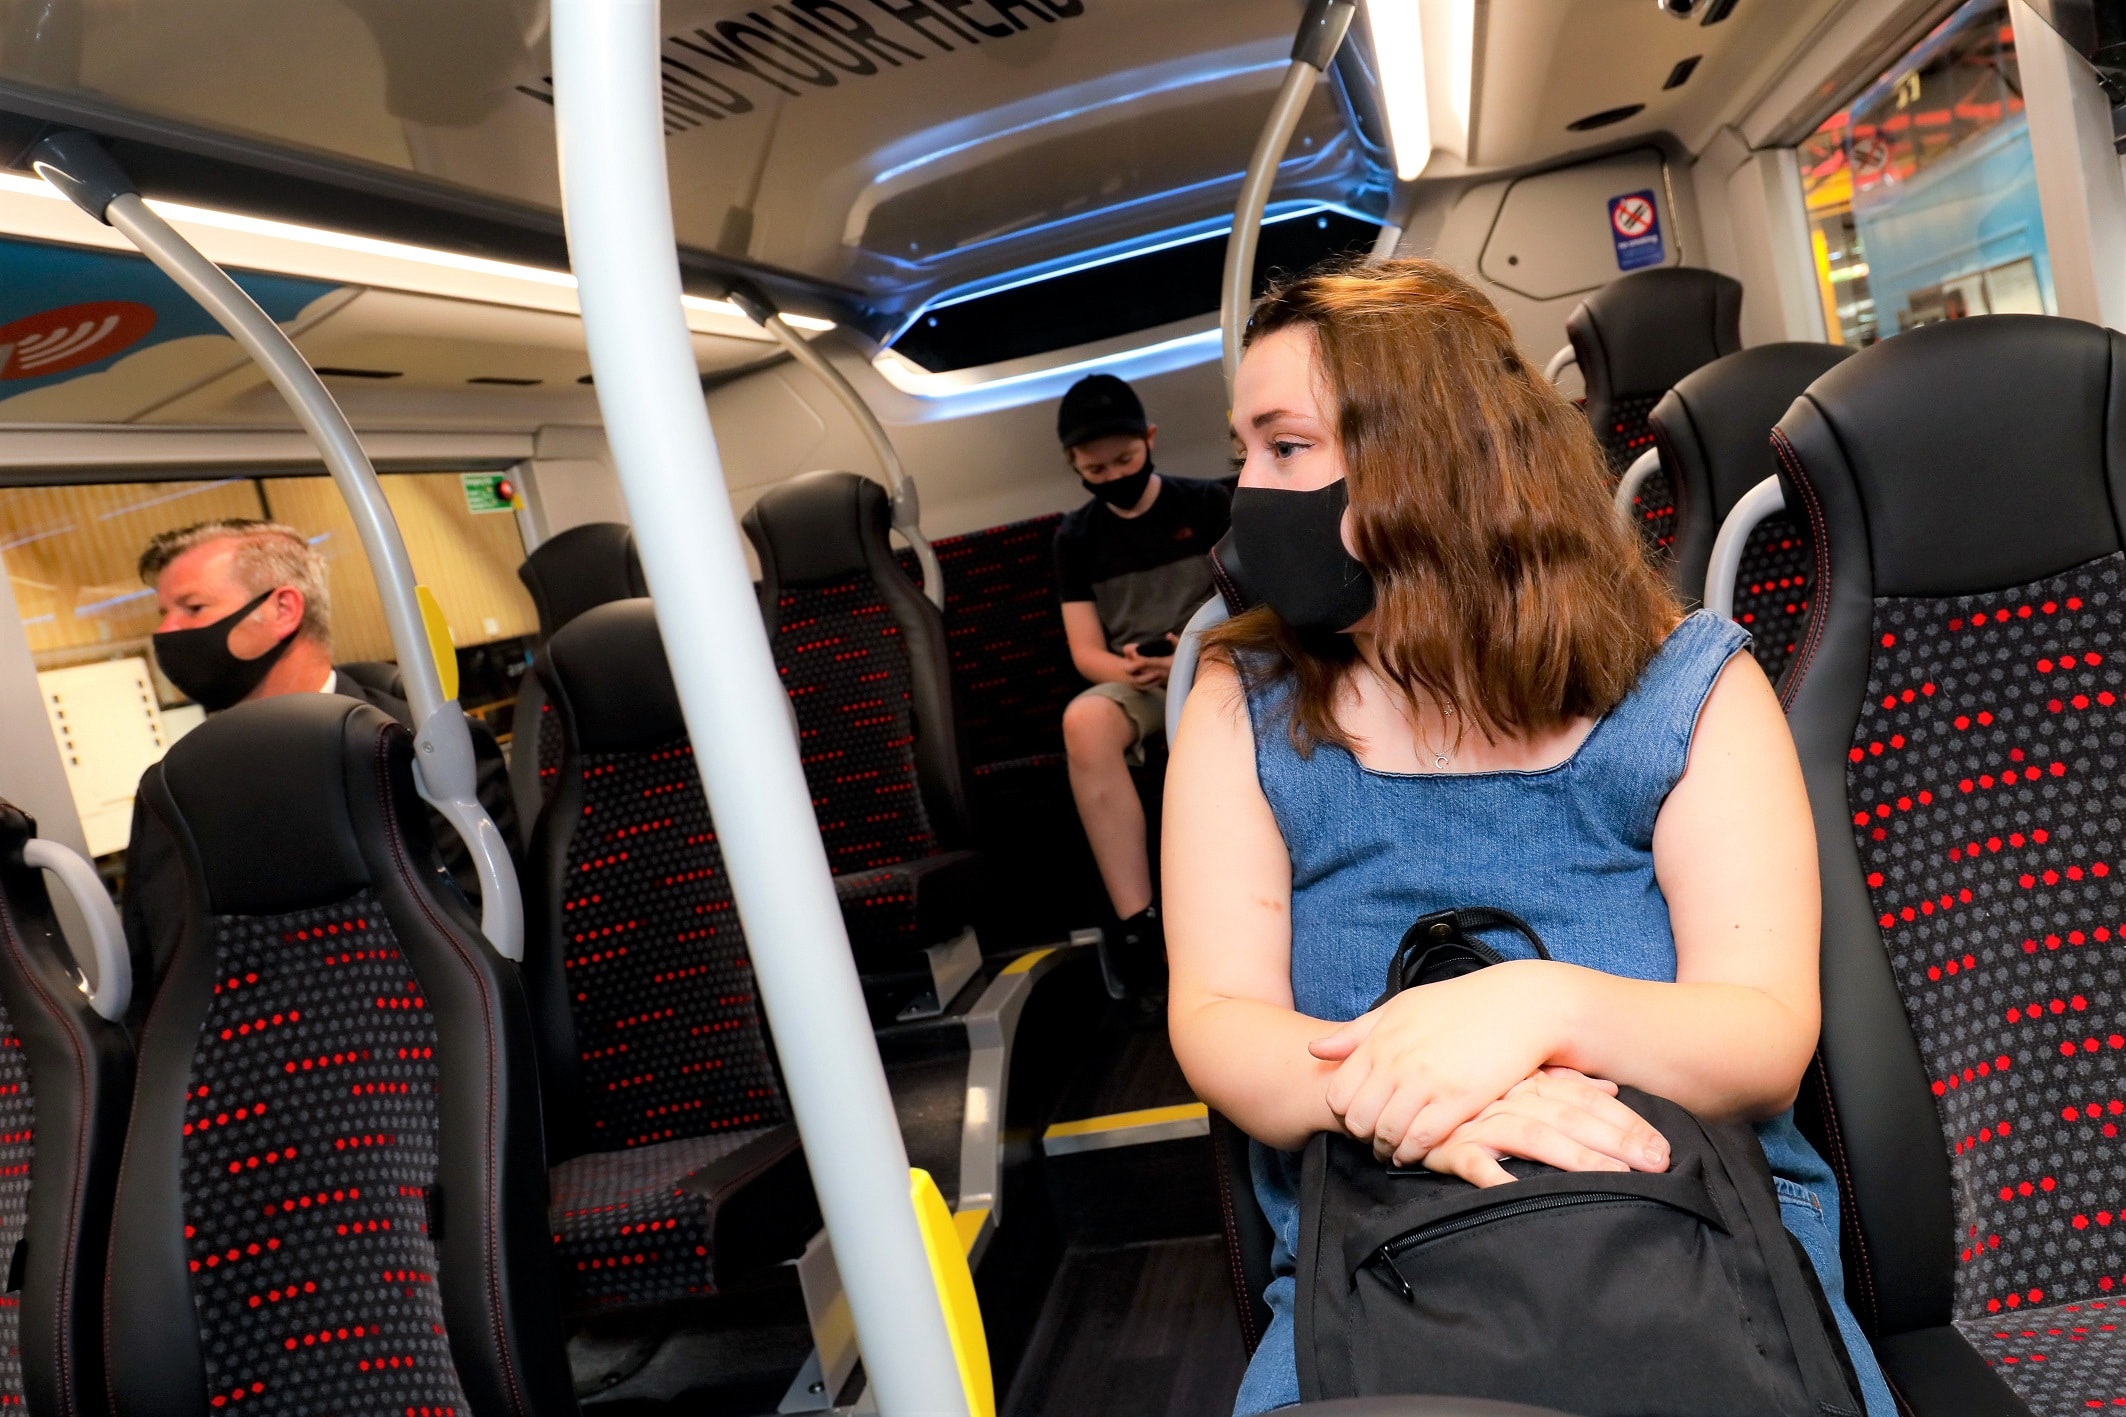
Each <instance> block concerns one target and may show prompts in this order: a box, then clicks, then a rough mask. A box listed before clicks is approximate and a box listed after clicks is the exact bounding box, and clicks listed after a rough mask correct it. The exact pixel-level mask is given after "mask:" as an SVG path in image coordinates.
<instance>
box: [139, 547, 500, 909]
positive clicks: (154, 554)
mask: <svg viewBox="0 0 2126 1417" xmlns="http://www.w3.org/2000/svg"><path fill="white" fill-rule="evenodd" d="M140 578H141V579H142V580H143V581H145V582H147V584H148V585H149V586H150V587H152V588H153V589H154V591H155V600H156V603H157V604H158V605H159V606H160V607H161V608H162V620H161V623H159V624H158V625H157V626H156V627H155V637H154V645H155V659H156V662H157V663H158V664H160V665H161V666H162V672H163V674H164V675H165V676H166V677H168V679H169V681H170V682H171V683H172V684H174V685H176V686H177V688H178V689H179V690H181V691H182V692H183V693H184V694H185V695H186V696H187V697H189V698H190V699H192V700H193V701H194V702H195V703H197V704H199V705H200V707H202V708H204V709H206V710H207V711H208V712H209V713H218V712H220V711H221V710H223V709H226V708H232V707H234V706H235V705H237V704H239V703H246V702H249V701H250V700H253V699H270V698H273V697H275V696H277V695H280V694H341V695H344V696H346V697H347V698H350V699H360V700H362V701H363V702H364V703H368V704H373V705H375V706H376V707H377V708H379V709H381V710H383V711H384V712H385V713H386V714H389V715H390V716H391V717H392V718H394V719H396V720H398V721H399V722H400V723H401V724H404V725H405V726H406V727H407V728H408V729H409V730H411V729H412V728H413V727H414V722H413V709H412V708H411V707H410V706H409V705H408V704H407V702H406V700H405V699H404V698H402V697H400V696H399V695H397V694H395V693H392V692H391V691H390V690H389V689H387V688H384V687H381V686H380V685H379V684H378V683H376V682H373V681H365V680H364V679H361V678H357V677H356V676H355V675H354V674H352V673H349V672H348V671H347V670H345V669H337V670H336V669H334V668H333V665H332V593H331V582H330V579H329V577H328V574H327V571H326V567H325V558H324V557H323V556H322V555H320V554H319V553H318V550H317V548H316V547H315V546H312V545H311V544H310V543H309V541H307V540H306V539H305V538H304V537H303V535H302V534H301V533H300V532H298V531H296V530H295V529H294V528H293V527H288V526H283V525H281V524H280V523H279V522H270V521H260V520H257V519H255V518H249V517H239V518H225V519H221V520H216V521H205V522H198V523H195V524H193V525H191V526H187V527H180V528H178V529H177V530H175V531H166V532H162V533H161V534H159V535H158V536H156V537H155V539H154V540H152V541H150V542H149V543H148V546H147V549H146V550H145V551H143V552H141V553H140ZM394 687H395V686H394ZM469 726H470V727H471V729H472V747H473V757H474V759H475V760H476V762H477V765H478V774H479V775H478V786H477V792H478V795H479V798H480V804H481V805H482V806H484V807H486V808H487V814H488V815H489V816H490V817H492V818H494V821H495V826H496V827H497V829H499V830H500V831H501V833H502V839H503V840H504V841H507V842H511V843H514V842H515V841H516V840H517V813H516V807H515V804H514V801H513V800H512V798H511V797H510V791H509V766H508V762H507V760H506V759H505V758H504V757H503V755H502V747H501V744H500V743H498V742H497V741H496V739H495V735H494V733H493V731H492V730H491V729H489V728H488V727H487V725H486V724H484V723H482V722H480V721H479V720H478V719H472V720H471V721H470V725H469ZM136 810H137V809H136ZM432 826H433V828H434V831H435V838H436V848H437V850H438V852H439V854H440V855H441V856H442V858H443V863H444V865H445V866H446V867H448V868H449V870H450V874H451V876H452V878H453V879H455V880H456V881H457V882H458V884H459V886H460V887H462V888H463V889H464V891H465V893H466V895H467V896H468V897H470V898H474V899H477V898H478V895H479V877H478V875H477V874H476V873H475V872H474V871H473V869H472V861H471V857H470V854H469V853H468V852H467V851H466V849H465V845H464V843H463V842H461V841H460V840H459V839H458V836H457V833H456V832H455V831H453V830H452V829H451V828H450V827H449V825H448V824H446V823H445V822H444V821H443V819H442V818H441V817H435V818H434V820H433V822H432Z"/></svg>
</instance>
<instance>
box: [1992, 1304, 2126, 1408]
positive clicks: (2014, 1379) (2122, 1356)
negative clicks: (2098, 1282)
mask: <svg viewBox="0 0 2126 1417" xmlns="http://www.w3.org/2000/svg"><path fill="white" fill-rule="evenodd" d="M1956 1327H1957V1328H1958V1329H1959V1330H1960V1331H1961V1332H1962V1333H1963V1335H1964V1338H1965V1340H1966V1341H1967V1342H1969V1343H1970V1345H1971V1346H1972V1347H1973V1348H1975V1349H1977V1350H1978V1352H1979V1354H1980V1356H1982V1357H1983V1358H1985V1360H1986V1363H1987V1365H1988V1366H1990V1367H1992V1368H1993V1369H1994V1370H1995V1371H1997V1372H1998V1373H1999V1374H2000V1375H2001V1377H2003V1378H2005V1379H2006V1380H2007V1382H2008V1385H2009V1386H2010V1387H2012V1388H2014V1389H2015V1391H2016V1394H2017V1395H2018V1396H2019V1397H2021V1398H2022V1399H2023V1401H2024V1402H2025V1403H2026V1404H2028V1406H2029V1408H2030V1410H2031V1411H2032V1412H2033V1413H2035V1414H2037V1417H2069V1414H2070V1413H2072V1414H2082V1413H2087V1412H2092V1411H2114V1410H2126V1299H2091V1300H2089V1301H2088V1302H2086V1303H2080V1304H2051V1305H2045V1306H2042V1307H2038V1306H2033V1307H2029V1308H2024V1309H2022V1310H2020V1311H2018V1312H2016V1313H2013V1314H2003V1315H2001V1316H2000V1317H1998V1318H1993V1319H1987V1320H1983V1321H1980V1320H1964V1321H1962V1322H1960V1323H1958V1324H1957V1326H1956Z"/></svg>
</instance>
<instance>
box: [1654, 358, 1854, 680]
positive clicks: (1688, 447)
mask: <svg viewBox="0 0 2126 1417" xmlns="http://www.w3.org/2000/svg"><path fill="white" fill-rule="evenodd" d="M1851 354H1852V351H1851V350H1849V349H1845V348H1842V347H1840V346H1838V345H1835V344H1800V343H1795V344H1766V345H1759V346H1757V347H1756V348H1755V349H1745V350H1742V351H1741V352H1739V353H1736V354H1730V355H1726V356H1724V357H1722V358H1719V359H1715V360H1714V361H1713V362H1712V363H1710V364H1707V365H1705V366H1704V367H1703V368H1700V369H1694V370H1692V371H1691V372H1690V373H1688V374H1686V375H1684V376H1683V377H1682V378H1681V379H1678V380H1677V381H1676V386H1675V387H1674V388H1672V389H1670V390H1669V391H1668V392H1667V393H1666V394H1664V395H1662V397H1661V401H1660V402H1659V403H1657V404H1655V405H1654V409H1653V412H1652V413H1651V414H1650V415H1649V416H1648V420H1647V421H1648V425H1649V427H1650V428H1651V429H1652V432H1653V436H1654V442H1655V445H1656V446H1657V447H1659V448H1660V450H1661V471H1662V472H1663V473H1664V474H1665V475H1666V476H1667V478H1668V487H1669V492H1670V495H1671V500H1672V501H1673V502H1674V503H1675V508H1676V515H1675V521H1674V523H1673V534H1674V540H1673V542H1672V543H1671V545H1670V556H1669V562H1668V574H1669V578H1670V580H1671V581H1673V582H1674V584H1675V587H1676V589H1677V590H1678V591H1680V592H1682V594H1683V596H1684V598H1685V599H1686V600H1692V601H1697V600H1702V599H1703V598H1704V597H1705V569H1706V562H1707V561H1709V560H1710V559H1711V558H1712V554H1713V538H1714V537H1715V536H1718V535H1719V533H1720V523H1721V522H1723V521H1725V520H1727V514H1728V513H1729V512H1732V511H1733V510H1734V509H1735V504H1736V503H1737V502H1739V501H1741V500H1742V495H1743V494H1744V493H1745V492H1748V491H1749V490H1750V489H1751V488H1752V487H1755V486H1756V485H1757V484H1758V483H1760V482H1762V481H1764V479H1766V478H1767V477H1775V476H1777V475H1778V472H1779V463H1778V460H1777V459H1776V458H1774V457H1773V456H1772V425H1773V424H1774V423H1777V422H1778V421H1779V417H1780V415H1781V414H1784V413H1785V412H1786V411H1787V409H1788V407H1790V406H1791V405H1792V404H1793V402H1794V400H1795V399H1797V398H1799V397H1801V392H1802V390H1804V389H1806V388H1807V387H1808V386H1809V385H1810V384H1812V383H1814V382H1815V381H1816V379H1817V378H1818V377H1819V376H1821V375H1823V374H1825V373H1828V372H1829V371H1830V370H1831V369H1833V368H1835V367H1837V365H1838V364H1839V363H1840V362H1841V361H1843V360H1845V359H1846V358H1847V357H1848V356H1850V355H1851ZM1737 580H1738V582H1739V584H1738V585H1737V586H1736V595H1735V619H1736V621H1737V622H1738V623H1740V624H1741V625H1743V626H1744V627H1745V628H1747V629H1748V630H1749V632H1750V633H1751V634H1752V635H1754V636H1755V637H1756V638H1755V641H1754V643H1753V644H1752V645H1751V652H1752V653H1754V654H1755V655H1756V657H1757V663H1758V664H1760V665H1762V666H1763V668H1764V672H1765V673H1766V674H1767V675H1768V676H1770V677H1771V678H1772V679H1774V680H1776V679H1777V678H1778V677H1779V674H1780V671H1781V670H1782V669H1784V668H1785V667H1786V661H1787V656H1788V655H1789V654H1791V653H1792V651H1793V644H1794V636H1795V634H1796V633H1797V632H1798V631H1799V630H1800V628H1801V618H1802V616H1803V614H1805V613H1806V611H1807V607H1808V598H1809V585H1810V581H1811V578H1810V575H1809V545H1808V536H1807V533H1806V532H1804V531H1803V530H1802V529H1801V525H1800V523H1799V522H1798V521H1797V520H1796V519H1795V518H1794V517H1792V516H1791V515H1788V514H1786V513H1778V514H1775V515H1773V516H1770V517H1767V518H1765V519H1764V521H1762V522H1760V523H1759V524H1758V526H1757V530H1756V532H1755V534H1754V535H1752V536H1751V537H1750V539H1749V542H1748V544H1747V545H1746V546H1745V547H1744V548H1743V552H1742V562H1741V565H1740V568H1739V572H1738V575H1737Z"/></svg>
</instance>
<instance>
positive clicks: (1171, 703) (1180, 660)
mask: <svg viewBox="0 0 2126 1417" xmlns="http://www.w3.org/2000/svg"><path fill="white" fill-rule="evenodd" d="M1231 618H1232V612H1231V611H1229V610H1227V609H1226V608H1225V597H1224V596H1221V595H1214V596H1212V597H1211V598H1210V599H1209V600H1206V601H1204V602H1203V604H1201V605H1199V606H1197V607H1196V613H1195V614H1193V615H1191V616H1189V617H1188V624H1186V625H1184V626H1182V628H1181V638H1180V640H1179V641H1178V642H1177V643H1176V644H1175V645H1174V663H1173V667H1172V668H1170V669H1168V670H1167V672H1166V742H1167V746H1168V747H1172V746H1173V742H1174V735H1175V734H1176V733H1178V732H1180V731H1181V705H1182V704H1183V703H1184V702H1185V701H1186V700H1187V699H1188V691H1189V690H1190V689H1192V688H1194V687H1195V686H1196V666H1197V665H1198V664H1199V663H1200V662H1202V659H1203V632H1204V631H1205V630H1208V629H1210V628H1211V626H1213V625H1222V624H1224V623H1225V622H1226V621H1227V620H1230V619H1231Z"/></svg>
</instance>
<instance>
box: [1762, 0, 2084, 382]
mask: <svg viewBox="0 0 2126 1417" xmlns="http://www.w3.org/2000/svg"><path fill="white" fill-rule="evenodd" d="M1801 184H1802V194H1803V197H1804V199H1805V200H1806V202H1807V204H1808V213H1809V240H1810V245H1811V246H1812V247H1813V248H1814V255H1815V261H1816V279H1817V284H1818V287H1819V288H1820V290H1821V292H1822V296H1823V313H1824V325H1825V327H1826V328H1827V329H1828V330H1829V332H1830V337H1831V339H1833V340H1835V341H1837V342H1838V343H1840V344H1848V345H1868V344H1873V343H1874V342H1875V341H1876V340H1878V339H1881V338H1883V337H1885V336H1888V335H1894V334H1900V333H1902V332H1903V331H1905V330H1909V329H1913V328H1916V327H1917V326H1920V325H1927V324H1933V323H1934V322H1936V321H1938V320H1956V319H1961V318H1962V317H1964V316H1966V315H2007V314H2031V315H2045V314H2054V313H2057V310H2056V307H2055V305H2054V302H2053V295H2052V266H2051V262H2050V260H2049V259H2048V258H2047V256H2046V252H2045V228H2044V223H2043V221H2042V219H2041V218H2040V216H2039V214H2038V197H2037V176H2036V169H2035V168H2034V167H2033V165H2032V162H2031V156H2030V124H2029V119H2028V117H2027V116H2026V115H2025V114H2024V112H2023V98H2022V79H2021V75H2020V73H2019V72H2018V70H2017V67H2016V62H2015V31H2014V30H2013V29H2012V28H2011V27H2010V25H2009V22H2008V6H2007V3H2006V0H1970V2H1969V3H1967V4H1965V5H1963V6H1961V7H1960V8H1958V9H1957V10H1956V12H1955V13H1954V14H1952V15H1951V16H1950V17H1949V18H1948V19H1947V20H1945V21H1943V22H1942V23H1941V24H1940V25H1939V26H1937V27H1936V28H1935V29H1934V31H1933V32H1932V33H1931V34H1929V35H1928V36H1927V37H1926V38H1925V39H1923V40H1921V41H1920V42H1919V43H1918V44H1917V45H1915V46H1914V47H1913V48H1912V50H1911V51H1910V52H1909V53H1907V54H1906V55H1905V56H1904V57H1903V58H1902V59H1900V60H1898V61H1897V63H1895V64H1893V65H1891V66H1890V68H1889V69H1888V70H1887V71H1886V72H1885V73H1884V74H1883V75H1882V77H1880V78H1879V79H1877V80H1876V81H1875V82H1874V83H1873V84H1871V85H1869V86H1868V88H1867V89H1866V90H1865V91H1864V92H1862V93H1861V95H1860V96H1859V97H1858V98H1856V99H1854V100H1853V102H1852V103H1850V104H1848V105H1847V106H1846V107H1845V108H1844V109H1842V110H1840V111H1839V112H1837V113H1834V114H1832V115H1831V116H1830V117H1829V118H1828V119H1826V120H1824V122H1823V124H1822V126H1821V127H1819V128H1817V130H1816V131H1815V132H1814V133H1812V134H1810V135H1809V137H1808V138H1807V139H1806V140H1805V141H1804V142H1803V143H1802V145H1801Z"/></svg>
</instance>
